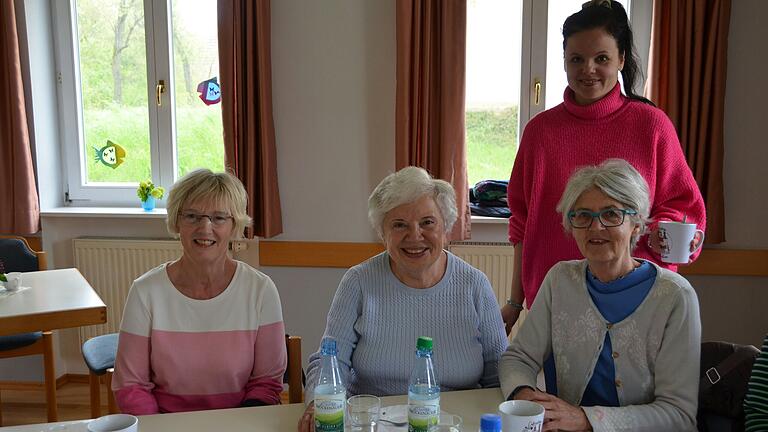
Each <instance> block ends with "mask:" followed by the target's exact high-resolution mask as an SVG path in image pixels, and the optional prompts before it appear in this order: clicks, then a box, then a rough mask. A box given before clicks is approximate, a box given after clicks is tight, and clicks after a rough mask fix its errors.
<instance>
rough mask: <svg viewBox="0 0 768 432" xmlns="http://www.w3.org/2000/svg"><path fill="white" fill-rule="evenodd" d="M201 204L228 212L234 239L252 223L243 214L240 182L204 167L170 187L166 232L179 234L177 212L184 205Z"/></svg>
mask: <svg viewBox="0 0 768 432" xmlns="http://www.w3.org/2000/svg"><path fill="white" fill-rule="evenodd" d="M200 201H210V202H213V203H215V204H217V205H222V206H224V207H226V208H227V209H229V212H230V213H231V214H232V217H233V218H234V229H233V231H232V237H233V238H240V237H242V236H243V230H244V229H245V227H246V226H248V225H250V224H251V218H250V216H248V213H247V212H246V208H247V205H248V195H247V194H246V192H245V188H244V187H243V184H242V183H241V182H240V180H238V179H237V177H235V176H234V175H232V174H230V173H227V172H216V173H215V172H213V171H211V170H209V169H206V168H201V169H197V170H194V171H192V172H190V173H188V174H187V175H185V176H184V177H182V178H180V179H179V180H177V181H176V183H174V184H173V186H172V187H171V191H170V192H169V193H168V208H167V211H168V219H167V221H166V223H167V225H168V232H170V233H171V234H173V235H178V234H179V212H181V210H182V208H183V206H185V205H188V204H192V203H195V202H200Z"/></svg>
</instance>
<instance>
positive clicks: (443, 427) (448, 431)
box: [429, 413, 461, 432]
mask: <svg viewBox="0 0 768 432" xmlns="http://www.w3.org/2000/svg"><path fill="white" fill-rule="evenodd" d="M429 432H461V417H459V416H457V415H453V414H445V413H441V414H440V420H439V421H438V423H437V424H436V425H432V426H430V427H429Z"/></svg>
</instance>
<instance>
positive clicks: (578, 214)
mask: <svg viewBox="0 0 768 432" xmlns="http://www.w3.org/2000/svg"><path fill="white" fill-rule="evenodd" d="M636 214H637V211H635V210H632V209H619V208H607V209H604V210H600V211H599V212H591V211H588V210H572V211H569V212H568V222H570V223H571V226H572V227H574V228H579V229H585V228H589V227H591V226H592V222H593V221H594V219H595V218H597V219H598V220H599V221H600V224H602V225H603V226H604V227H606V228H611V227H616V226H619V225H621V224H623V223H624V216H626V215H636Z"/></svg>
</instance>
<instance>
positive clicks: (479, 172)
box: [465, 107, 518, 187]
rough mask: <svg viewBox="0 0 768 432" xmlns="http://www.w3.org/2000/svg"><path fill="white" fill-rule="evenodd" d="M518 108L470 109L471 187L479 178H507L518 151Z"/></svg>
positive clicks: (467, 137) (466, 118)
mask: <svg viewBox="0 0 768 432" xmlns="http://www.w3.org/2000/svg"><path fill="white" fill-rule="evenodd" d="M517 119H518V117H517V107H510V108H506V109H504V110H497V111H491V110H487V111H467V113H466V115H465V127H466V140H467V173H468V177H469V179H468V180H469V186H470V187H472V186H474V185H475V183H477V182H479V181H480V180H508V179H509V174H510V173H511V172H512V165H513V164H514V163H515V155H516V154H517Z"/></svg>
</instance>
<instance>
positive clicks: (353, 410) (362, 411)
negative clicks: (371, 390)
mask: <svg viewBox="0 0 768 432" xmlns="http://www.w3.org/2000/svg"><path fill="white" fill-rule="evenodd" d="M380 408H381V399H379V398H378V397H376V396H374V395H368V394H362V395H356V396H352V397H351V398H349V399H347V421H348V422H349V426H350V430H351V431H352V432H374V431H376V424H377V423H378V422H379V410H380Z"/></svg>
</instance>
